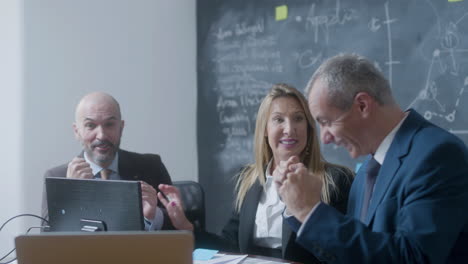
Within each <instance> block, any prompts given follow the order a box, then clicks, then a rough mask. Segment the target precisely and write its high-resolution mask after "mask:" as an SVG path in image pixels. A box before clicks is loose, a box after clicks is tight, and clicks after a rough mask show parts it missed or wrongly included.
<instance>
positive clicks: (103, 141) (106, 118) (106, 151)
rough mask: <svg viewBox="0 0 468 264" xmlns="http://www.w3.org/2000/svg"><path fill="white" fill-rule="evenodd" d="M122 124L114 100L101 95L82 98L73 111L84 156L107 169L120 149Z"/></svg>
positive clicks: (101, 93) (94, 93)
mask: <svg viewBox="0 0 468 264" xmlns="http://www.w3.org/2000/svg"><path fill="white" fill-rule="evenodd" d="M123 127H124V121H123V120H122V118H121V113H120V106H119V103H118V102H117V100H115V99H114V97H112V96H111V95H109V94H106V93H103V92H93V93H90V94H87V95H85V96H84V97H83V98H82V99H81V100H80V102H79V103H78V105H77V106H76V110H75V123H73V130H74V132H75V137H76V139H78V140H79V141H80V142H81V144H82V145H83V149H84V152H85V153H86V156H87V157H88V158H89V159H90V160H91V161H93V162H94V163H96V164H97V165H99V166H101V167H103V168H107V167H108V166H109V165H110V164H111V163H112V161H113V160H114V158H115V154H116V153H117V151H118V150H119V147H120V138H121V137H122V131H123Z"/></svg>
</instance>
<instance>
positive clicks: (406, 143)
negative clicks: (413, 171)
mask: <svg viewBox="0 0 468 264" xmlns="http://www.w3.org/2000/svg"><path fill="white" fill-rule="evenodd" d="M422 122H424V119H423V118H422V117H421V116H420V115H419V114H418V113H416V112H415V111H414V110H410V113H409V114H408V117H407V118H406V120H405V121H404V122H403V124H402V125H401V127H400V129H399V130H398V132H397V134H396V135H395V138H394V139H393V142H392V144H391V145H390V148H389V149H388V151H387V154H386V155H385V160H384V162H383V164H382V167H381V168H380V171H379V174H378V175H377V180H376V182H375V187H374V192H373V194H372V199H371V202H370V204H369V210H368V211H367V217H366V219H365V224H366V225H369V223H370V222H371V220H372V218H373V217H374V214H375V211H376V209H377V206H378V205H379V204H380V203H381V201H382V199H383V197H384V196H385V193H386V192H387V190H388V188H389V187H390V185H391V182H392V180H393V178H394V176H395V175H396V174H397V173H398V170H399V169H400V166H401V164H402V162H403V160H404V157H405V156H406V155H407V154H408V152H409V148H410V145H411V141H412V140H413V137H414V134H416V132H417V131H418V129H419V127H420V126H421V123H422ZM361 207H362V205H361Z"/></svg>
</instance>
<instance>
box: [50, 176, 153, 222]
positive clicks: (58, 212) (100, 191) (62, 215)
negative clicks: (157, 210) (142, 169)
mask: <svg viewBox="0 0 468 264" xmlns="http://www.w3.org/2000/svg"><path fill="white" fill-rule="evenodd" d="M45 181H46V183H45V187H46V192H47V206H48V209H49V225H50V231H95V230H94V229H98V230H96V231H99V230H108V231H132V230H143V229H144V222H143V221H144V220H143V211H142V204H141V187H140V183H139V182H137V181H113V180H106V181H103V180H94V179H67V178H53V177H48V178H46V179H45Z"/></svg>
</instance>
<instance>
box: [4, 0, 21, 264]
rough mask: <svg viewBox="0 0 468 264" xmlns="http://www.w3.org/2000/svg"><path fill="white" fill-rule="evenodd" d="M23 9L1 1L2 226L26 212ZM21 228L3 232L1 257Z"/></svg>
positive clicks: (10, 0)
mask: <svg viewBox="0 0 468 264" xmlns="http://www.w3.org/2000/svg"><path fill="white" fill-rule="evenodd" d="M21 10H22V3H21V1H16V0H2V1H0V58H1V59H0V113H2V116H3V118H2V121H1V122H0V131H1V139H2V147H1V148H0V160H1V169H2V173H1V176H0V179H1V198H0V226H1V225H2V224H3V223H4V222H5V221H6V220H7V219H8V218H10V217H11V216H14V215H17V214H20V213H23V212H24V210H23V207H22V204H23V200H24V198H25V197H24V192H23V190H22V186H24V181H23V178H22V176H23V171H24V170H23V167H22V162H21V158H22V154H23V153H22V151H23V147H22V138H23V129H22V117H23V109H22V105H23V104H22V96H23V88H22V67H23V66H22V12H21ZM21 231H22V221H12V222H10V223H9V224H8V225H7V226H6V227H5V228H4V230H2V231H0V258H1V257H3V256H4V255H5V254H6V253H8V252H9V251H10V250H11V249H12V248H13V240H12V238H13V237H14V235H15V234H17V233H19V232H21ZM7 259H9V258H7ZM2 262H3V261H2Z"/></svg>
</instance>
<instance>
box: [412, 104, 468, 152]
mask: <svg viewBox="0 0 468 264" xmlns="http://www.w3.org/2000/svg"><path fill="white" fill-rule="evenodd" d="M411 114H412V115H411V118H409V120H408V122H407V123H410V125H409V126H408V130H410V131H413V132H410V133H404V135H403V136H404V137H405V136H408V135H411V134H413V135H412V136H410V137H411V141H412V144H413V145H415V146H418V145H421V146H422V147H423V148H424V149H430V148H431V147H436V146H438V145H440V144H447V143H449V144H453V145H454V146H458V147H462V148H464V147H465V144H464V143H463V141H461V139H460V138H458V137H457V136H455V135H454V134H452V133H451V132H450V131H447V130H446V129H444V128H442V127H440V126H438V125H436V124H434V123H432V122H430V121H429V120H426V119H425V118H424V117H422V116H421V115H419V113H417V112H416V111H412V113H411ZM429 142H430V144H428V143H429Z"/></svg>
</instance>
